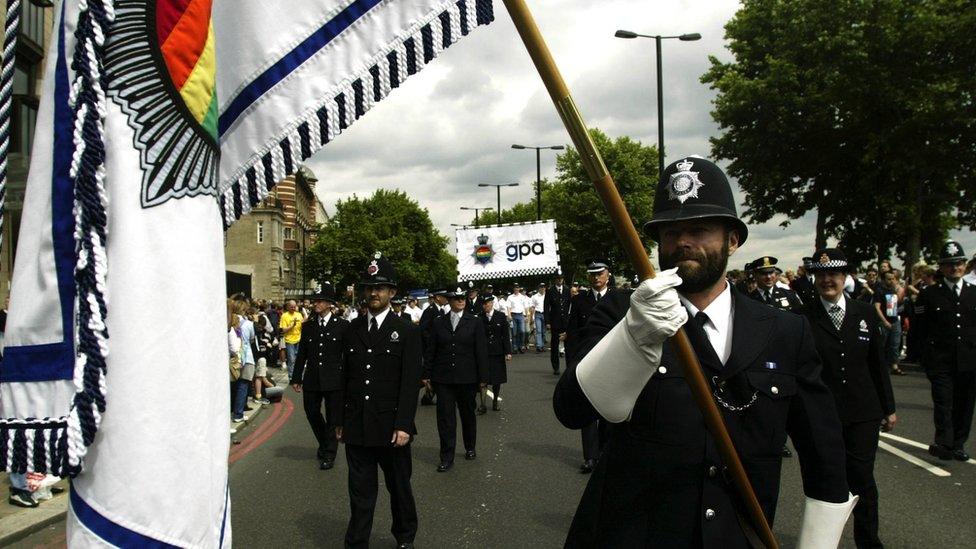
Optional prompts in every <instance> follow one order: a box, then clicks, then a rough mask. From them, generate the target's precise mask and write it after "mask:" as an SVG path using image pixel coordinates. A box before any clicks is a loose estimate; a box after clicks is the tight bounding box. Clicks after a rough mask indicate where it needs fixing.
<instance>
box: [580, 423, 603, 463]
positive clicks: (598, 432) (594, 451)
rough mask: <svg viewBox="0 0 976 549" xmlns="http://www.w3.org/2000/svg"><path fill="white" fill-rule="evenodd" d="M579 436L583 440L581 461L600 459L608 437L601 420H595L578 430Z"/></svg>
mask: <svg viewBox="0 0 976 549" xmlns="http://www.w3.org/2000/svg"><path fill="white" fill-rule="evenodd" d="M580 436H581V437H582V439H583V461H589V460H591V459H592V460H594V461H596V460H598V459H600V454H602V453H603V447H604V446H606V444H607V438H608V436H609V433H608V432H607V426H606V424H605V423H604V422H603V421H602V420H597V421H594V422H593V423H590V424H589V425H585V426H584V427H583V428H582V429H580Z"/></svg>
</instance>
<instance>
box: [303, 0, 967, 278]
mask: <svg viewBox="0 0 976 549" xmlns="http://www.w3.org/2000/svg"><path fill="white" fill-rule="evenodd" d="M528 4H529V7H530V8H531V9H532V11H533V13H534V15H535V17H536V20H537V22H538V24H539V26H540V28H541V29H542V33H543V35H544V36H545V38H546V40H547V41H548V43H549V47H550V49H551V50H552V52H553V55H554V57H555V59H556V62H557V64H558V65H559V68H560V69H561V71H562V73H563V77H564V78H565V80H566V82H567V83H568V85H569V87H570V90H571V91H572V93H573V96H574V98H575V99H576V102H577V104H578V105H579V107H580V110H581V112H582V114H583V117H584V119H585V120H586V122H587V125H589V126H590V127H599V128H600V129H602V130H603V131H605V132H606V133H607V134H608V135H610V136H611V137H616V136H621V135H629V136H631V137H632V138H634V139H637V140H639V141H642V142H645V143H648V144H654V143H656V142H657V108H656V96H655V86H656V84H655V73H654V71H655V66H654V63H655V60H654V42H653V40H648V39H637V40H622V39H618V38H614V36H613V34H614V32H615V31H616V30H617V29H621V28H622V29H627V30H632V31H634V32H638V33H641V34H652V35H653V34H663V35H676V34H682V33H693V32H698V33H700V34H701V35H702V39H701V40H700V41H697V42H679V41H677V40H666V41H664V46H663V57H664V68H663V73H664V124H665V127H664V132H665V146H666V149H667V152H668V154H667V158H666V161H667V162H671V161H674V160H676V159H677V158H678V157H679V156H687V155H691V154H700V155H702V156H706V157H709V156H710V152H711V151H710V148H709V145H708V138H709V137H710V136H712V135H716V134H717V133H718V128H717V127H716V125H715V123H714V122H713V121H712V118H711V116H710V114H709V112H710V110H711V101H712V99H713V98H714V93H713V92H712V91H711V90H709V89H707V88H706V87H705V86H704V85H702V84H701V83H700V82H699V78H700V76H701V75H702V74H703V73H704V72H705V71H706V70H707V68H708V56H709V55H714V56H717V57H719V58H720V59H723V60H728V59H730V58H731V56H730V54H729V53H728V51H727V50H726V49H725V41H724V38H723V37H724V30H723V27H724V25H725V23H726V22H727V21H728V20H729V19H730V18H731V17H733V15H734V14H735V12H736V10H737V9H738V5H739V4H738V2H733V1H729V0H685V1H669V2H664V1H660V0H658V1H654V2H648V1H646V0H643V1H641V0H601V1H600V2H592V1H588V0H587V1H584V0H529V1H528ZM495 5H496V7H495V22H494V23H492V24H491V25H490V26H488V27H483V28H479V29H477V30H476V31H475V32H474V33H473V34H471V35H469V36H468V37H467V38H465V39H463V40H461V41H460V42H459V43H457V44H455V45H454V46H452V47H451V48H449V49H448V50H447V51H445V52H443V53H442V54H441V55H440V57H439V58H438V59H437V60H435V61H434V62H433V63H432V64H431V65H429V66H428V67H427V68H425V69H424V70H423V71H422V72H421V73H419V74H417V75H415V76H413V77H411V78H410V79H409V80H407V82H406V83H405V84H404V85H403V86H401V87H400V88H399V89H398V90H396V91H394V92H393V94H391V96H390V97H388V98H387V99H385V100H384V101H383V102H381V103H379V104H378V105H377V106H376V107H374V108H373V110H372V111H370V112H369V113H367V114H366V116H365V117H364V118H362V119H360V120H359V121H358V122H357V123H356V124H355V125H353V126H352V127H351V128H349V129H347V130H346V131H345V132H344V133H343V135H342V136H341V137H340V138H339V139H337V140H336V141H334V142H332V143H330V144H329V145H328V146H326V147H325V148H324V149H323V150H322V151H320V152H319V153H318V154H316V155H315V156H314V157H313V158H312V159H311V160H310V161H309V162H308V165H309V167H310V168H311V169H312V170H313V171H314V172H315V174H316V175H317V176H318V178H319V182H318V186H317V193H318V195H319V198H320V199H321V200H322V202H323V203H324V204H325V205H326V208H327V210H328V211H329V213H330V214H331V213H333V212H334V211H335V203H336V201H337V200H340V199H345V198H348V197H350V196H352V195H353V194H357V195H359V196H368V195H370V194H372V192H373V191H374V190H375V189H378V188H386V189H401V190H403V191H405V192H406V193H408V194H409V195H410V196H411V197H413V198H414V199H415V200H417V201H418V202H419V203H420V205H421V206H423V207H425V208H427V209H428V211H429V212H430V214H431V218H432V219H433V221H434V224H435V225H436V226H437V228H438V229H439V230H440V231H441V232H442V233H443V234H446V235H448V236H450V237H453V234H454V229H453V227H451V224H452V223H465V222H468V221H469V220H470V219H471V217H472V216H470V215H469V214H470V213H471V212H465V211H461V210H459V207H460V206H469V207H486V206H491V207H494V205H495V191H494V189H488V188H482V187H478V186H477V184H478V183H508V182H518V183H520V186H519V187H514V188H505V189H502V207H503V208H507V207H509V206H511V205H512V204H513V203H515V202H518V201H526V200H530V199H531V198H532V197H533V196H534V194H533V184H534V181H535V154H534V151H519V150H513V149H511V145H512V144H513V143H520V144H525V145H555V144H567V143H569V137H568V135H567V134H566V131H565V129H564V128H563V126H562V123H561V122H560V120H559V118H558V116H557V115H556V112H555V110H554V108H553V105H552V102H551V101H550V99H549V96H548V94H546V92H545V89H544V88H543V86H542V82H541V80H540V79H539V76H538V73H537V72H536V71H535V68H534V67H533V65H532V63H531V60H530V59H529V56H528V54H527V53H526V51H525V49H524V47H523V45H522V42H521V40H520V39H519V37H518V35H517V33H516V31H515V28H514V26H513V25H512V22H511V19H510V18H509V16H508V13H507V12H506V11H504V6H503V5H502V3H501V1H500V0H496V1H495ZM554 154H555V153H554V152H543V159H542V175H543V177H547V176H552V174H553V172H554V166H555V163H554ZM736 192H738V190H737V189H736ZM740 204H741V201H740ZM741 209H742V208H741V205H740V211H741ZM580 215H586V214H585V213H581V214H580ZM814 226H815V224H814V217H813V216H812V215H808V216H806V217H804V218H802V219H798V220H795V221H793V222H792V223H791V225H790V226H789V227H787V228H785V229H784V228H782V227H780V226H779V223H778V220H774V221H773V222H770V223H767V224H764V225H752V226H750V227H749V231H750V235H749V240H748V241H747V242H746V244H745V246H744V247H743V248H742V249H740V251H739V252H738V253H737V254H736V256H737V257H736V258H735V259H733V260H732V261H731V265H732V266H733V267H738V266H739V265H740V264H742V263H745V262H746V261H750V260H752V259H753V258H755V257H758V256H760V255H765V254H769V255H773V256H776V257H778V258H779V259H780V264H781V265H786V266H795V265H797V264H798V263H799V261H800V258H801V257H802V256H804V255H808V254H809V253H811V252H812V249H811V248H812V247H813V238H814ZM953 236H954V237H955V238H958V239H960V241H961V243H962V244H963V247H964V248H965V249H966V250H967V251H969V253H972V252H973V251H976V235H974V234H973V233H971V232H969V231H966V232H954V233H953ZM452 249H453V248H452Z"/></svg>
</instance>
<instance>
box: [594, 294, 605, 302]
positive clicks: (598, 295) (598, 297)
mask: <svg viewBox="0 0 976 549" xmlns="http://www.w3.org/2000/svg"><path fill="white" fill-rule="evenodd" d="M601 297H603V296H601V295H600V292H596V301H597V303H599V302H600V298H601Z"/></svg>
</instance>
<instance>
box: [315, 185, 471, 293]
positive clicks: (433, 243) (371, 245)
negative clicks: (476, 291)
mask: <svg viewBox="0 0 976 549" xmlns="http://www.w3.org/2000/svg"><path fill="white" fill-rule="evenodd" d="M447 243H448V239H447V238H446V237H445V236H443V235H441V234H440V233H439V232H438V231H437V229H436V228H434V224H433V223H432V222H431V220H430V215H429V214H428V212H427V210H426V209H423V208H421V207H420V206H419V205H418V204H417V202H415V201H413V200H411V199H410V198H409V197H407V195H406V194H405V193H403V192H401V191H398V190H397V191H388V190H383V189H380V190H377V191H376V192H375V193H373V196H371V197H369V198H365V199H361V198H359V197H357V196H353V197H352V198H350V199H348V200H346V201H339V202H337V203H336V213H335V215H334V216H332V217H331V218H330V219H329V221H328V222H327V223H325V224H323V225H321V227H320V230H319V234H318V237H317V238H316V240H315V244H314V245H313V246H312V247H311V248H310V249H309V251H308V253H307V256H306V259H305V261H306V266H307V268H308V271H309V275H310V276H311V277H312V278H315V279H316V280H329V281H332V282H333V284H335V285H336V287H337V289H340V290H344V289H345V287H346V286H347V285H353V284H355V283H356V282H357V281H358V280H360V278H361V276H362V273H363V272H364V271H365V269H366V265H368V264H369V261H370V260H371V259H372V257H373V254H374V253H375V252H377V251H380V252H382V253H383V255H384V256H385V257H386V258H387V259H389V260H390V261H391V262H392V263H393V265H394V267H395V268H396V270H397V274H398V276H399V277H400V280H399V284H400V289H401V291H406V290H407V289H410V288H417V287H427V286H428V285H430V284H434V283H438V282H445V281H452V280H455V279H456V275H457V270H456V268H457V262H456V261H455V259H454V257H453V256H452V255H451V254H449V253H448V252H447V250H446V246H447Z"/></svg>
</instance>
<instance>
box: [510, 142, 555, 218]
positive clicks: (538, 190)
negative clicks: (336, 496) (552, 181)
mask: <svg viewBox="0 0 976 549" xmlns="http://www.w3.org/2000/svg"><path fill="white" fill-rule="evenodd" d="M512 148H513V149H535V218H536V220H537V221H538V220H540V219H542V165H541V164H542V153H541V151H542V149H547V150H553V151H561V150H563V149H565V148H566V147H563V146H562V145H550V146H548V147H533V146H531V145H512Z"/></svg>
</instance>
